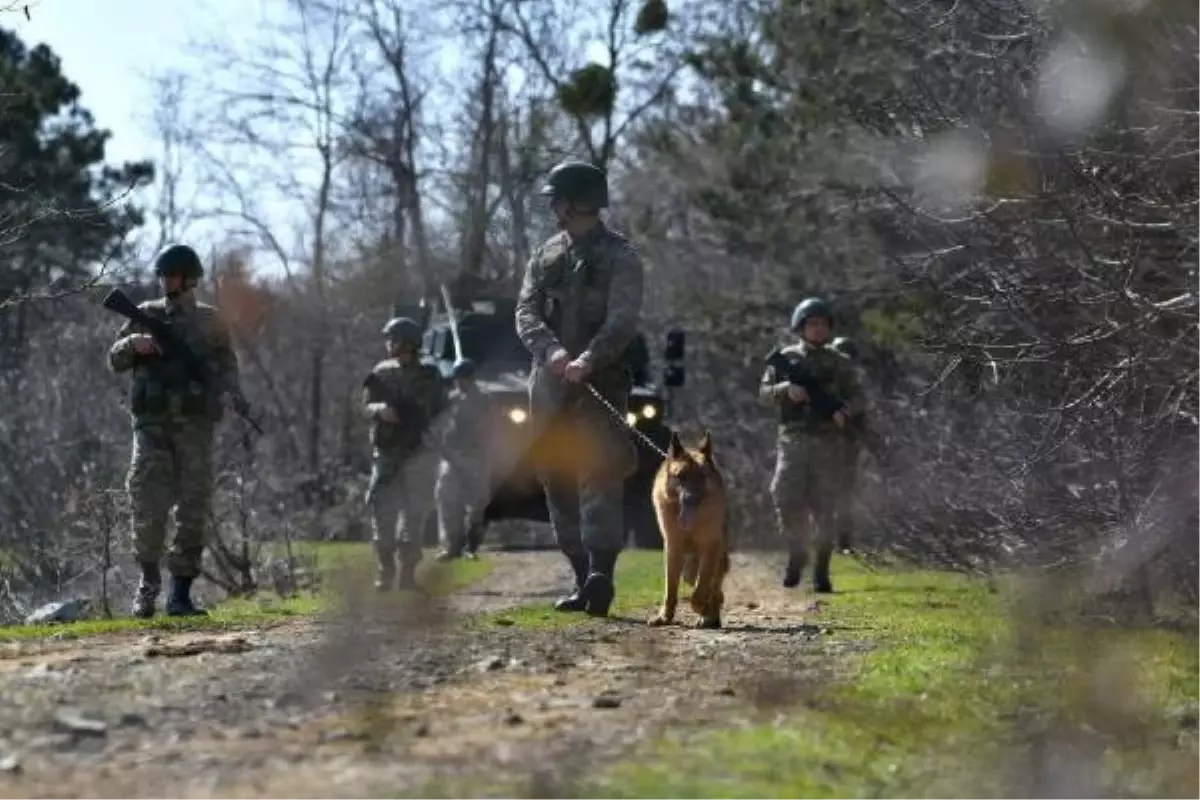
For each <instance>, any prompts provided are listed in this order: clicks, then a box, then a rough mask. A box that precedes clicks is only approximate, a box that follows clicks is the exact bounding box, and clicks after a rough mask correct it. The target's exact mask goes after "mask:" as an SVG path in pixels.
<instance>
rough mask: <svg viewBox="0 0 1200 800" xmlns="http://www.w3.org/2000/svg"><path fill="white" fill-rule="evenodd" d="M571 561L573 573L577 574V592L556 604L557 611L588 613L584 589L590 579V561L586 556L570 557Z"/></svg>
mask: <svg viewBox="0 0 1200 800" xmlns="http://www.w3.org/2000/svg"><path fill="white" fill-rule="evenodd" d="M568 558H570V559H571V571H572V572H574V573H575V591H573V592H571V593H570V594H569V595H567V596H566V597H564V598H562V599H560V600H559V601H558V602H556V603H555V604H554V610H555V611H586V610H587V598H586V597H585V595H584V591H583V587H584V585H585V584H586V583H587V579H588V559H587V557H586V556H568Z"/></svg>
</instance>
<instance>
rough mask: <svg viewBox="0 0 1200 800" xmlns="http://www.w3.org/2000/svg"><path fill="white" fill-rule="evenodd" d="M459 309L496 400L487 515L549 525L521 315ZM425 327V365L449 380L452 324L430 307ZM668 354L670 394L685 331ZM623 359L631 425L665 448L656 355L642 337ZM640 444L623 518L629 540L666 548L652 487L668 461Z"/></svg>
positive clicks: (667, 434) (468, 352)
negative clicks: (534, 456)
mask: <svg viewBox="0 0 1200 800" xmlns="http://www.w3.org/2000/svg"><path fill="white" fill-rule="evenodd" d="M455 305H456V306H458V305H461V306H462V307H461V308H457V309H456V310H455V316H456V318H457V322H458V333H459V339H460V344H461V347H462V355H463V356H465V357H467V358H469V359H471V360H472V361H474V362H475V365H476V379H477V381H478V383H479V386H480V389H481V390H482V391H483V392H484V393H485V394H486V395H488V396H489V397H490V398H492V400H493V409H494V412H495V423H494V425H493V426H492V428H491V432H492V435H493V438H492V440H491V441H489V442H487V443H486V444H485V446H484V447H483V448H481V450H484V451H486V456H484V455H483V453H481V456H482V457H487V458H488V459H489V461H490V463H491V464H492V473H493V475H494V476H495V477H494V479H493V484H494V485H495V492H494V494H493V496H492V499H491V502H490V503H489V504H488V506H487V508H486V510H485V512H484V521H485V524H486V523H487V522H490V521H493V520H503V519H527V520H535V521H541V522H545V521H548V520H549V515H548V512H547V509H546V498H545V495H544V493H543V491H542V487H541V485H540V484H539V483H538V481H537V478H536V476H535V475H534V472H533V468H532V465H531V459H530V454H531V450H532V449H533V448H534V447H536V444H537V439H538V434H537V433H535V432H534V431H532V429H531V425H530V421H529V418H528V407H529V401H528V381H529V367H530V359H529V352H528V351H527V350H526V349H525V347H524V345H523V344H522V343H521V340H520V338H519V337H518V336H517V333H516V328H515V325H514V322H513V316H514V313H515V310H516V304H515V301H513V300H511V299H487V300H474V301H471V302H470V303H469V304H468V303H467V302H460V301H456V302H455ZM418 319H420V320H421V321H423V324H424V326H425V334H424V339H423V341H422V348H421V350H422V360H423V361H425V362H426V363H431V364H434V365H435V366H437V367H438V369H439V370H440V371H441V373H442V375H443V376H444V377H445V378H446V380H447V381H449V380H450V371H451V369H452V368H453V366H454V362H455V360H456V358H457V355H458V353H457V351H456V348H455V344H454V335H453V331H452V329H451V325H450V320H449V318H448V317H447V315H446V314H445V312H444V310H443V309H442V308H441V304H439V306H438V310H437V311H434V310H433V308H432V307H430V306H425V308H424V310H423V311H422V312H421V314H420V316H419V317H418ZM667 338H668V346H667V351H666V352H665V355H666V357H667V361H668V366H667V369H666V371H665V373H664V376H663V377H664V381H663V382H664V385H665V387H666V388H667V390H668V391H669V390H670V389H673V388H676V387H678V386H682V385H683V382H684V371H683V366H682V364H681V363H680V362H682V360H683V333H682V332H680V331H672V332H671V333H670V334H669V335H668V337H667ZM625 358H626V360H627V363H628V364H629V366H630V370H631V374H632V375H633V388H632V390H631V392H630V395H629V410H628V413H627V415H626V422H627V423H628V424H629V426H630V427H631V428H635V429H636V430H638V431H641V432H642V433H643V434H645V435H646V437H647V438H649V439H650V441H652V442H654V443H655V445H657V446H658V447H659V448H661V449H663V450H665V449H666V447H667V444H668V442H669V441H670V438H671V429H670V428H669V427H668V425H667V423H666V421H665V419H664V417H665V416H666V413H667V410H668V409H667V403H666V398H665V397H664V393H663V392H661V391H660V390H659V388H658V387H657V386H656V385H655V384H654V383H652V382H651V381H650V353H649V350H648V348H647V346H646V339H645V337H644V336H643V335H642V334H640V333H639V334H638V337H637V338H636V339H635V340H634V342H633V343H632V344H631V345H630V347H629V349H628V350H627V351H626V353H625ZM630 436H631V438H633V440H634V442H635V443H636V445H637V451H638V467H637V471H636V472H635V473H634V474H633V475H632V476H630V477H629V478H628V479H627V480H626V483H625V498H626V500H625V521H626V528H627V532H628V536H629V539H630V541H631V543H632V544H633V545H635V546H637V547H642V548H661V547H662V537H661V535H660V534H659V531H658V523H657V521H656V519H655V517H654V512H653V509H652V507H651V505H650V488H651V484H652V482H653V480H654V474H655V472H656V471H657V469H658V466H659V464H660V463H661V462H662V456H661V455H659V454H658V453H657V452H655V451H654V450H653V449H651V448H650V447H649V446H648V445H647V444H646V443H645V442H643V441H641V440H640V438H639V437H637V436H634V434H633V433H632V432H631V433H630ZM481 444H484V443H481Z"/></svg>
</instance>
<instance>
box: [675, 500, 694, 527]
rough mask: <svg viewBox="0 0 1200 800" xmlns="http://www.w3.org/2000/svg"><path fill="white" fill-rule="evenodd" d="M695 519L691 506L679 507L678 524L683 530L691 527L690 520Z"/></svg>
mask: <svg viewBox="0 0 1200 800" xmlns="http://www.w3.org/2000/svg"><path fill="white" fill-rule="evenodd" d="M695 518H696V509H694V508H692V507H691V506H685V505H680V506H679V524H680V525H682V526H683V527H684V528H690V527H692V520H693V519H695Z"/></svg>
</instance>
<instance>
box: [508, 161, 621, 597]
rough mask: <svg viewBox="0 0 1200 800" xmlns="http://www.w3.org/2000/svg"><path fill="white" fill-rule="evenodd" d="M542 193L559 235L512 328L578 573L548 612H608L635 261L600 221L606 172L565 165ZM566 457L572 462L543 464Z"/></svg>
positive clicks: (559, 529)
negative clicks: (526, 360) (526, 365)
mask: <svg viewBox="0 0 1200 800" xmlns="http://www.w3.org/2000/svg"><path fill="white" fill-rule="evenodd" d="M541 194H542V195H543V196H546V197H549V198H550V203H551V208H552V210H553V212H554V215H555V219H556V221H557V223H558V226H559V229H560V230H559V232H558V233H556V234H555V235H554V236H551V237H550V238H549V239H547V240H546V241H545V242H544V243H543V244H542V245H541V246H540V247H539V248H538V249H537V250H536V251H535V252H534V254H533V256H532V257H531V258H530V260H529V264H528V266H527V267H526V270H525V278H524V281H523V283H522V285H521V291H520V294H519V296H518V299H517V311H516V326H517V333H518V335H519V336H520V337H521V341H522V342H524V343H525V347H526V348H527V349H528V350H529V352H530V353H531V354H532V356H533V369H532V374H531V376H530V387H529V398H530V419H531V422H533V423H534V424H536V425H542V426H545V427H544V430H546V431H547V432H548V435H549V441H551V442H553V445H552V446H551V449H553V450H554V458H553V459H549V460H548V461H544V462H542V463H541V464H540V465H539V468H538V469H539V478H540V480H541V482H542V485H543V487H544V489H545V492H546V502H547V506H548V509H549V513H550V524H551V526H552V527H553V528H554V534H555V538H556V539H557V541H558V545H559V547H560V548H561V549H562V551H563V554H564V555H566V557H567V559H568V560H569V561H570V564H571V568H572V570H573V571H574V573H575V590H574V592H573V593H571V594H570V595H569V596H567V597H564V598H563V599H561V600H559V601H558V602H557V603H556V604H555V608H557V609H558V610H560V611H586V612H587V613H589V614H591V615H593V616H605V615H607V614H608V610H609V607H610V605H611V604H612V600H613V596H614V592H615V590H614V584H613V577H614V571H615V567H616V562H617V556H618V554H619V553H620V551H621V548H622V546H623V544H624V540H625V525H624V519H623V517H624V482H625V479H626V478H627V477H629V475H631V474H632V473H633V472H634V470H635V469H636V468H637V452H636V450H635V449H634V445H633V441H632V440H631V439H630V436H629V432H628V431H627V430H625V429H624V426H623V418H624V415H625V411H626V406H627V404H628V398H629V390H630V380H631V379H630V375H629V371H628V367H627V366H626V365H625V363H624V361H623V359H622V355H623V353H624V351H625V349H626V347H628V346H629V343H630V341H631V340H632V339H633V337H634V336H635V335H636V333H637V329H638V323H639V320H640V316H641V307H642V284H643V280H644V275H643V266H642V260H641V257H640V256H639V255H638V253H637V251H636V250H635V249H634V248H633V246H632V245H631V244H630V243H629V242H628V241H627V240H626V239H625V238H624V237H622V236H620V235H618V234H616V233H614V232H613V231H611V230H610V229H609V228H608V227H607V226H606V225H605V224H604V223H603V222H602V221H601V219H600V210H601V209H603V208H606V207H607V206H608V182H607V178H606V176H605V174H604V172H603V171H601V170H600V169H597V168H596V167H594V166H592V165H591V164H587V163H585V162H581V161H567V162H563V163H561V164H559V165H558V166H556V167H555V168H554V169H552V170H551V171H550V174H549V175H548V176H547V180H546V183H545V185H544V186H543V187H542V190H541ZM587 384H590V385H591V386H592V387H594V388H595V389H596V390H597V392H598V393H599V394H600V395H601V396H602V397H604V398H605V400H607V401H608V403H609V404H611V405H612V407H613V408H615V409H616V410H617V413H618V414H619V415H620V419H616V418H614V417H613V415H612V412H610V411H608V410H606V409H605V408H604V407H603V406H602V405H601V404H600V402H599V401H597V399H596V398H595V397H592V396H591V395H590V392H589V390H588V386H587ZM564 454H569V457H570V459H571V460H570V462H569V463H567V464H552V463H550V462H552V461H557V460H559V458H560V457H562V456H563V455H564Z"/></svg>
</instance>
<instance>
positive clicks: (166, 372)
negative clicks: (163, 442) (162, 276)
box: [129, 305, 221, 420]
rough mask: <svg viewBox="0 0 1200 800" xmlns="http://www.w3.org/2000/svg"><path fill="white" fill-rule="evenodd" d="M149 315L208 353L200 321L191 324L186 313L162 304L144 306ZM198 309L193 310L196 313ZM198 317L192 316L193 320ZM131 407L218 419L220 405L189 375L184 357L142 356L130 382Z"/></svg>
mask: <svg viewBox="0 0 1200 800" xmlns="http://www.w3.org/2000/svg"><path fill="white" fill-rule="evenodd" d="M143 310H144V311H145V312H146V314H147V315H148V316H152V317H155V318H157V319H162V320H165V321H166V322H167V324H168V325H169V326H170V327H171V330H172V332H173V333H175V334H176V335H177V336H178V337H180V338H181V339H182V340H183V341H184V342H186V343H187V345H188V346H189V347H191V349H192V350H193V352H195V353H196V355H197V356H199V357H200V358H202V359H207V358H208V357H209V352H208V344H207V342H205V341H203V337H202V336H200V335H198V334H199V330H198V329H199V326H198V325H197V324H189V322H188V319H187V317H186V316H185V315H183V314H175V315H171V314H168V313H167V309H166V308H165V307H164V306H161V305H149V306H145V307H144V309H143ZM194 314H195V312H192V315H194ZM195 322H196V320H194V319H193V323H195ZM129 409H130V411H132V412H133V414H134V416H137V417H157V416H165V415H179V416H184V417H208V418H209V419H213V420H217V419H220V416H221V407H220V404H219V402H218V401H217V395H216V392H215V391H214V390H213V389H212V388H211V387H206V386H205V385H204V384H202V383H198V382H196V381H194V380H191V378H190V377H189V376H188V373H187V369H186V368H185V367H184V365H183V361H182V360H181V359H177V358H176V359H167V358H162V357H150V358H145V359H139V363H138V364H137V365H136V366H135V367H134V373H133V382H132V384H131V385H130V397H129Z"/></svg>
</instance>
